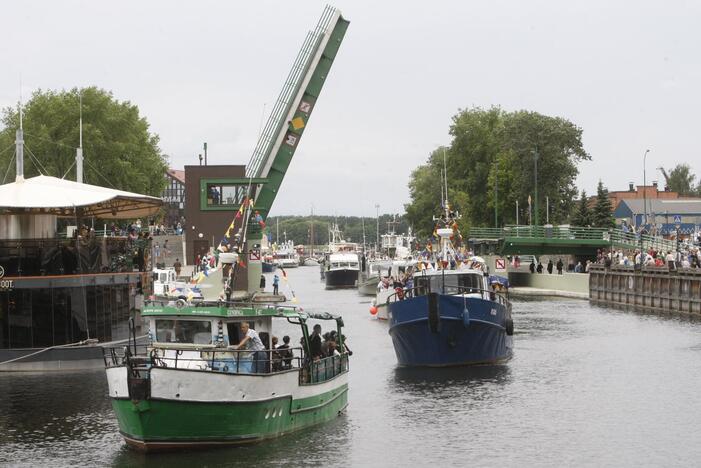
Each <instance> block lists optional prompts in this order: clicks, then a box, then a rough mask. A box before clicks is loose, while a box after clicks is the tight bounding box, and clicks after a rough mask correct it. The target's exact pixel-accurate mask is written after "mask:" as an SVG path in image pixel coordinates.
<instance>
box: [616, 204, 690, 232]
mask: <svg viewBox="0 0 701 468" xmlns="http://www.w3.org/2000/svg"><path fill="white" fill-rule="evenodd" d="M646 213H647V222H645V217H646V216H645V214H646ZM613 217H614V218H616V221H617V222H622V221H626V223H628V224H629V225H632V226H641V225H643V224H646V225H648V227H649V228H650V229H652V230H654V231H656V233H657V234H660V235H670V234H673V233H676V230H677V228H678V229H679V232H680V233H681V234H685V235H689V234H692V233H694V232H698V231H699V230H700V229H701V199H699V198H696V199H672V200H664V199H653V200H647V209H646V208H645V200H643V199H634V200H621V201H620V202H619V203H618V206H616V209H615V210H614V212H613Z"/></svg>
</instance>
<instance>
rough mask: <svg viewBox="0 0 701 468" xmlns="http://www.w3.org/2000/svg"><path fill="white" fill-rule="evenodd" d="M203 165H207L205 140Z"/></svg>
mask: <svg viewBox="0 0 701 468" xmlns="http://www.w3.org/2000/svg"><path fill="white" fill-rule="evenodd" d="M204 165H205V166H206V165H207V142H206V141H205V142H204Z"/></svg>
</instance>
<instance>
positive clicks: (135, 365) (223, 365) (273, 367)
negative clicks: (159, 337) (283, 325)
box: [103, 344, 304, 374]
mask: <svg viewBox="0 0 701 468" xmlns="http://www.w3.org/2000/svg"><path fill="white" fill-rule="evenodd" d="M133 349H134V347H133V346H130V347H129V348H127V347H122V348H104V349H103V360H104V363H105V367H106V368H110V367H120V366H124V365H127V366H128V367H130V368H132V369H133V370H136V371H148V370H151V369H153V368H167V369H180V370H195V371H209V372H219V373H227V374H274V373H279V372H287V371H289V370H293V369H300V368H301V367H302V365H303V363H304V352H303V350H302V348H299V347H298V348H288V349H266V350H263V351H257V352H253V351H251V350H246V349H241V350H238V349H233V348H231V347H217V346H214V345H188V344H183V345H180V346H178V345H175V346H172V347H167V346H165V347H164V346H156V347H154V346H146V345H137V346H136V353H135V354H134V353H133ZM186 353H187V354H186ZM196 354H199V355H196Z"/></svg>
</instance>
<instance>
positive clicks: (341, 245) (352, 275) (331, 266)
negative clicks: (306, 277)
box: [321, 224, 360, 289]
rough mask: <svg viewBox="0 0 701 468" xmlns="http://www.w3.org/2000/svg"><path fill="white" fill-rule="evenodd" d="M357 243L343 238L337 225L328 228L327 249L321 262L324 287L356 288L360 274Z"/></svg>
mask: <svg viewBox="0 0 701 468" xmlns="http://www.w3.org/2000/svg"><path fill="white" fill-rule="evenodd" d="M358 250H359V248H358V244H356V243H353V242H347V241H345V240H344V239H343V236H342V235H341V231H340V230H339V229H338V225H337V224H334V225H332V227H331V229H330V230H329V250H328V252H327V253H326V255H325V256H324V261H323V263H322V264H321V270H322V276H323V278H324V281H325V283H326V289H340V288H357V287H358V278H359V274H360V255H359V254H358Z"/></svg>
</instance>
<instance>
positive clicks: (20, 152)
mask: <svg viewBox="0 0 701 468" xmlns="http://www.w3.org/2000/svg"><path fill="white" fill-rule="evenodd" d="M18 108H19V128H18V129H17V131H16V132H15V151H16V152H17V159H16V161H15V172H16V174H15V182H22V181H24V126H23V125H24V124H23V122H22V120H23V116H22V89H21V87H20V92H19V105H18Z"/></svg>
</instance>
